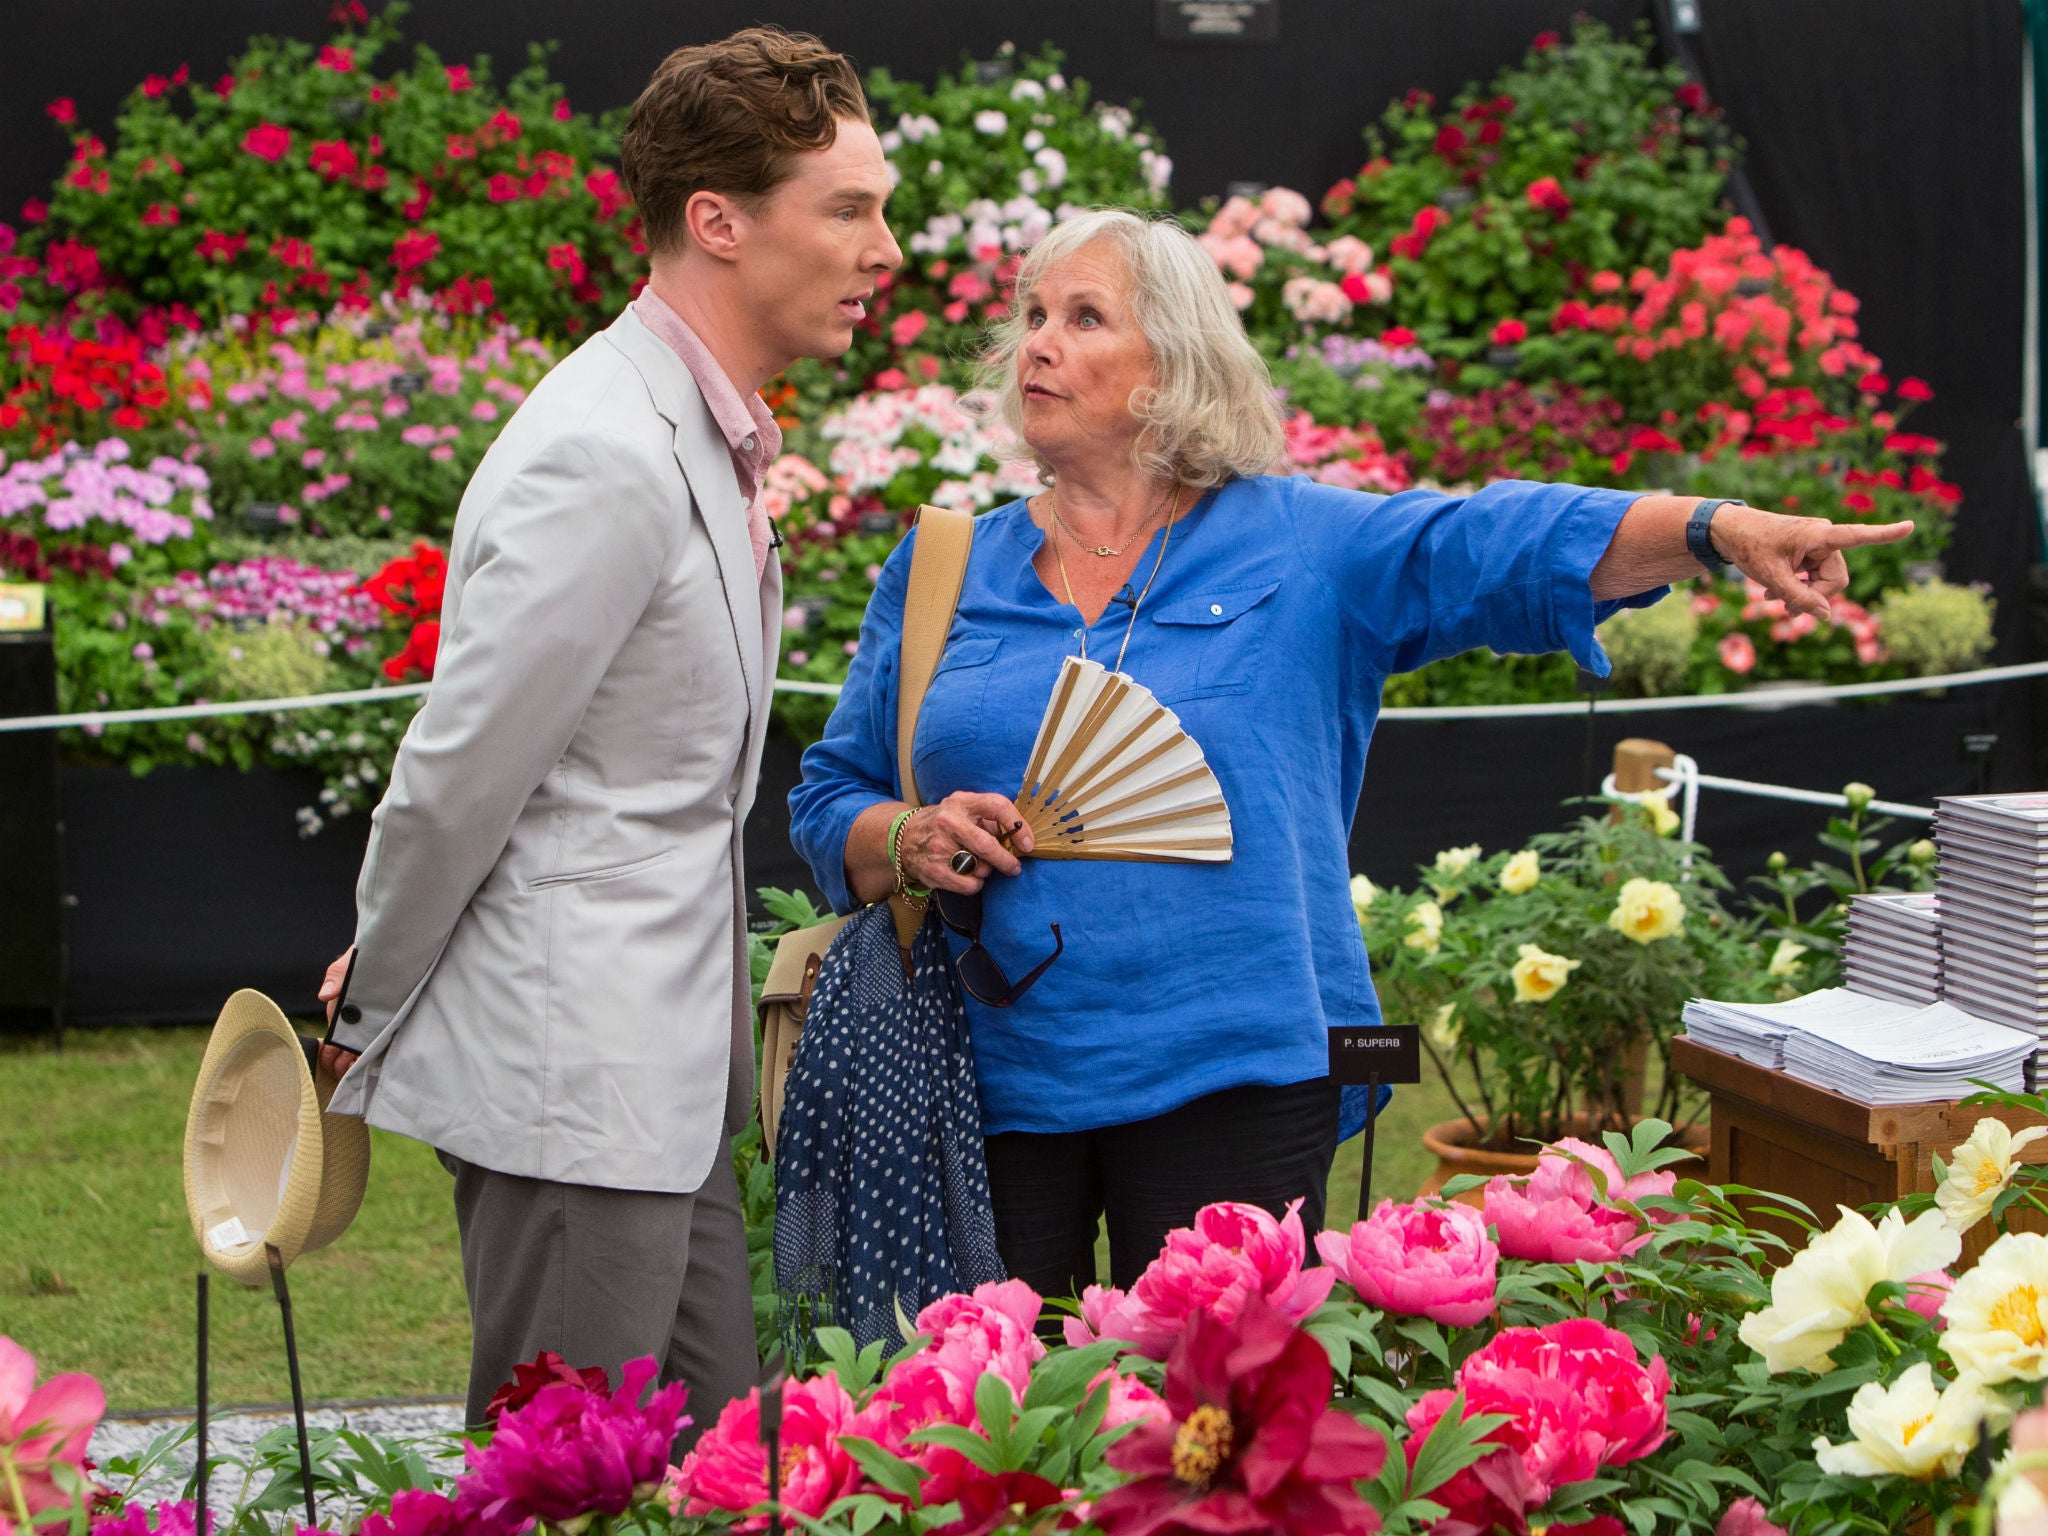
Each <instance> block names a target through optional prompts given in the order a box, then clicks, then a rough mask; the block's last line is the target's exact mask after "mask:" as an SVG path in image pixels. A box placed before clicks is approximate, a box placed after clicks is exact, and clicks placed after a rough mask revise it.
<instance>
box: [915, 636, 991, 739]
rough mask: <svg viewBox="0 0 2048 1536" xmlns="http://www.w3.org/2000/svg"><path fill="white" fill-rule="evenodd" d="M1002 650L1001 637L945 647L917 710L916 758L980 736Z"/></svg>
mask: <svg viewBox="0 0 2048 1536" xmlns="http://www.w3.org/2000/svg"><path fill="white" fill-rule="evenodd" d="M1002 648H1003V641H1002V637H1001V636H1000V635H963V636H961V638H959V639H958V640H953V641H950V642H948V643H947V646H946V650H945V654H944V655H942V656H941V657H940V658H939V668H938V670H937V671H936V672H934V673H933V674H932V680H931V685H930V686H929V687H927V688H926V689H925V692H924V704H923V706H922V707H921V708H920V709H919V710H918V715H917V741H916V751H915V756H916V757H918V758H923V757H926V756H928V755H929V754H931V753H933V752H943V751H945V750H946V749H947V748H948V747H964V746H966V745H968V744H969V743H970V742H972V741H973V740H974V739H975V738H976V737H977V736H979V735H980V734H981V724H982V712H983V711H982V701H983V698H984V697H985V696H986V694H987V693H988V680H989V678H990V677H991V676H992V675H993V671H994V668H993V666H992V663H993V662H994V661H995V659H996V656H997V654H998V653H1000V652H1001V650H1002Z"/></svg>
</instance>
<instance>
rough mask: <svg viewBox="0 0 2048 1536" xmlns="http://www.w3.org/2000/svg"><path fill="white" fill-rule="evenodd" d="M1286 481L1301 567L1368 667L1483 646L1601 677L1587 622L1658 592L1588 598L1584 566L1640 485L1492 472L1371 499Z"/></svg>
mask: <svg viewBox="0 0 2048 1536" xmlns="http://www.w3.org/2000/svg"><path fill="white" fill-rule="evenodd" d="M1297 484H1298V485H1299V486H1300V487H1301V490H1300V493H1299V494H1298V496H1297V497H1296V508H1295V510H1296V528H1297V530H1298V532H1299V535H1300V537H1301V540H1302V544H1303V553H1304V555H1305V556H1306V557H1307V559H1308V564H1309V567H1310V569H1311V570H1315V571H1318V572H1319V573H1321V574H1322V575H1323V577H1324V579H1326V580H1327V581H1329V582H1330V583H1331V584H1332V585H1333V586H1334V587H1335V588H1336V589H1337V596H1338V601H1339V604H1340V606H1341V608H1342V610H1343V612H1344V613H1345V615H1346V618H1347V620H1348V622H1349V626H1350V628H1351V630H1352V632H1353V634H1354V636H1355V637H1356V638H1357V641H1358V643H1359V644H1360V646H1361V647H1362V648H1363V650H1364V651H1365V653H1366V654H1365V656H1364V658H1363V659H1364V660H1365V662H1366V664H1367V665H1368V666H1369V667H1370V668H1371V669H1372V670H1373V671H1375V672H1378V673H1381V674H1386V673H1393V672H1412V671H1414V670H1415V669H1416V668H1417V667H1420V666H1424V665H1426V664H1427V663H1429V662H1432V661H1436V660H1439V659H1441V658H1442V657H1445V656H1455V655H1457V654H1458V653H1459V652H1461V651H1469V650H1472V649H1474V648H1476V647H1479V646H1486V647H1488V648H1490V649H1492V650H1494V651H1498V652H1501V653H1503V654H1512V653H1520V654H1525V655H1541V654H1544V653H1547V652H1551V651H1565V652H1568V653H1570V655H1571V656H1572V658H1573V659H1574V660H1576V661H1577V662H1578V664H1579V665H1580V666H1582V667H1584V668H1585V669H1586V670H1587V671H1589V672H1594V673H1597V674H1599V675H1601V676H1603V677H1604V676H1605V675H1606V674H1607V672H1608V671H1609V665H1608V661H1607V653H1606V652H1605V651H1603V650H1602V649H1601V648H1600V642H1599V640H1598V639H1596V638H1595V636H1594V633H1593V631H1594V627H1595V626H1596V625H1598V624H1600V623H1601V622H1602V621H1603V620H1605V619H1607V618H1608V617H1609V616H1611V615H1612V614H1614V613H1616V612H1617V611H1619V610H1620V609H1622V608H1629V607H1644V606H1647V605H1648V604H1650V603H1654V602H1656V601H1657V599H1659V598H1660V597H1662V596H1663V595H1664V594H1665V592H1667V591H1668V590H1669V589H1668V588H1666V587H1657V588H1654V589H1653V590H1651V591H1648V592H1642V593H1638V594H1636V595H1635V596H1633V597H1628V598H1623V599H1621V600H1619V601H1597V600H1595V598H1594V596H1593V588H1592V575H1593V567H1594V566H1596V565H1598V564H1599V563H1600V557H1601V556H1602V555H1604V554H1605V553H1606V552H1607V546H1608V545H1609V544H1610V543H1612V542H1613V540H1614V533H1615V529H1616V528H1617V527H1619V526H1620V523H1621V518H1622V514H1623V513H1625V512H1627V511H1628V509H1629V507H1630V506H1631V505H1633V504H1634V503H1635V502H1636V501H1637V500H1638V499H1639V498H1640V495H1641V493H1640V492H1636V491H1608V490H1595V489H1590V488H1588V487H1586V486H1581V485H1545V484H1540V483H1537V482H1535V481H1528V480H1501V481H1496V482H1495V483H1494V484H1492V485H1489V486H1487V487H1486V488H1485V489H1484V490H1481V491H1476V492H1474V493H1473V494H1471V495H1469V496H1448V495H1445V494H1444V493H1442V492H1440V491H1403V492H1402V493H1401V494H1399V495H1397V496H1389V497H1375V496H1369V495H1364V494H1361V493H1359V492H1356V491H1346V490H1342V489H1339V488H1337V487H1334V486H1324V485H1315V484H1312V483H1309V482H1297Z"/></svg>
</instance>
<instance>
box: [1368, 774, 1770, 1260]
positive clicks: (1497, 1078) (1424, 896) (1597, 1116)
mask: <svg viewBox="0 0 2048 1536" xmlns="http://www.w3.org/2000/svg"><path fill="white" fill-rule="evenodd" d="M1658 817H1661V818H1662V819H1663V820H1664V823H1665V826H1666V828H1667V829H1675V826H1676V822H1677V818H1676V817H1675V816H1674V815H1672V813H1671V812H1669V811H1668V810H1665V809H1664V808H1663V806H1662V804H1661V802H1658V803H1657V804H1656V806H1655V811H1654V813H1653V812H1652V811H1651V810H1649V809H1644V810H1631V811H1630V812H1629V813H1628V814H1627V815H1625V816H1624V817H1623V818H1622V819H1620V820H1619V821H1610V820H1608V819H1607V818H1606V817H1596V816H1588V817H1584V818H1582V819H1581V820H1580V821H1579V822H1578V823H1577V824H1576V825H1575V826H1573V827H1572V828H1570V829H1569V830H1567V831H1564V832H1556V833H1546V834H1543V835H1541V836H1538V837H1535V838H1532V839H1531V840H1530V843H1529V846H1528V847H1527V848H1524V849H1521V850H1519V851H1517V852H1515V853H1513V854H1495V855H1493V856H1491V857H1487V856H1485V855H1483V854H1482V853H1481V851H1480V850H1479V849H1478V848H1477V847H1476V846H1475V847H1469V848H1451V849H1446V850H1445V851H1444V852H1442V853H1440V854H1438V855H1437V857H1436V860H1435V862H1434V863H1433V864H1429V865H1424V866H1422V867H1421V870H1420V875H1421V880H1420V883H1419V884H1418V885H1417V886H1416V888H1415V889H1414V890H1412V891H1406V892H1404V891H1401V890H1398V889H1388V890H1379V889H1376V888H1374V887H1373V886H1372V885H1371V883H1370V882H1369V881H1366V880H1365V879H1364V877H1363V876H1360V877H1358V879H1357V880H1355V881H1354V882H1353V886H1354V890H1353V898H1354V901H1355V902H1356V904H1357V906H1358V916H1359V924H1360V926H1361V928H1362V929H1363V931H1364V934H1365V941H1366V949H1367V953H1368V954H1369V955H1370V956H1371V958H1372V965H1373V980H1374V985H1375V986H1376V987H1377V989H1378V991H1379V995H1380V1001H1381V1006H1382V1007H1383V1008H1384V1009H1385V1010H1386V1012H1387V1014H1388V1016H1389V1017H1392V1018H1398V1019H1413V1020H1417V1021H1426V1023H1427V1027H1426V1028H1425V1030H1424V1032H1423V1043H1424V1047H1425V1049H1426V1050H1427V1051H1428V1052H1429V1054H1430V1056H1431V1058H1432V1059H1433V1060H1434V1061H1435V1063H1436V1065H1437V1069H1438V1071H1439V1072H1440V1073H1441V1074H1442V1076H1443V1079H1444V1081H1445V1083H1446V1084H1447V1085H1448V1086H1449V1087H1450V1089H1451V1092H1452V1095H1453V1097H1454V1098H1455V1099H1456V1100H1457V1102H1458V1105H1459V1108H1460V1109H1461V1110H1463V1111H1464V1113H1465V1115H1466V1117H1467V1118H1468V1119H1469V1120H1470V1122H1471V1134H1472V1136H1473V1138H1474V1140H1475V1141H1483V1142H1485V1144H1487V1145H1491V1146H1512V1145H1514V1144H1515V1141H1516V1138H1518V1137H1528V1136H1531V1135H1534V1136H1537V1137H1540V1138H1542V1139H1545V1140H1554V1139H1556V1138H1557V1137H1558V1136H1560V1135H1562V1134H1563V1133H1564V1131H1565V1129H1566V1127H1567V1126H1568V1125H1569V1124H1571V1123H1572V1119H1573V1117H1574V1116H1575V1115H1576V1116H1581V1117H1584V1118H1585V1119H1586V1120H1587V1121H1588V1122H1589V1123H1591V1124H1593V1125H1595V1126H1598V1125H1601V1124H1610V1125H1611V1124H1623V1123H1626V1118H1627V1114H1626V1109H1627V1107H1626V1104H1625V1100H1624V1094H1623V1073H1624V1071H1625V1070H1626V1068H1625V1065H1624V1063H1625V1061H1626V1059H1627V1057H1628V1056H1629V1054H1630V1052H1631V1051H1633V1050H1638V1049H1642V1048H1648V1049H1649V1050H1650V1051H1651V1052H1652V1053H1654V1054H1655V1055H1657V1056H1659V1057H1668V1054H1669V1044H1670V1038H1671V1035H1672V1034H1673V1033H1675V1032H1676V1029H1677V1026H1678V1019H1679V1014H1680V1011H1681V1010H1682V1009H1683V1007H1684V1005H1685V1003H1686V1001H1687V999H1689V998H1693V997H1725V998H1730V999H1742V998H1752V999H1754V998H1762V997H1770V996H1778V995H1783V994H1784V993H1785V992H1786V991H1787V990H1788V987H1787V985H1786V984H1783V983H1781V982H1780V981H1779V979H1778V978H1775V977H1772V976H1770V975H1769V974H1768V968H1767V966H1766V964H1765V960H1766V956H1765V954H1764V953H1763V948H1762V946H1763V939H1762V937H1761V933H1760V925H1759V924H1758V923H1756V922H1755V921H1753V920H1746V919H1743V918H1740V917H1738V916H1736V915H1735V914H1734V913H1732V912H1730V911H1729V910H1728V909H1727V907H1726V906H1725V905H1724V902H1723V897H1724V895H1725V894H1726V893H1727V892H1728V889H1729V887H1728V882H1727V881H1726V879H1725V878H1724V877H1723V876H1722V875H1721V873H1720V872H1719V871H1718V870H1717V869H1715V867H1714V866H1713V864H1712V862H1711V861H1710V860H1709V859H1708V858H1707V856H1706V853H1705V851H1704V850H1703V849H1700V848H1697V847H1694V846H1690V845H1687V844H1683V843H1680V842H1678V841H1677V840H1676V839H1675V838H1672V837H1670V836H1666V835H1663V834H1661V833H1660V831H1659V829H1658V826H1657V824H1656V820H1657V818H1658ZM1688 861H1689V862H1688ZM1679 1092H1680V1081H1679V1079H1678V1078H1677V1076H1676V1075H1675V1074H1673V1073H1671V1072H1669V1071H1667V1072H1666V1073H1665V1074H1664V1077H1663V1087H1662V1094H1663V1100H1662V1102H1661V1103H1660V1105H1659V1113H1662V1114H1665V1115H1666V1116H1667V1118H1668V1117H1670V1116H1671V1115H1673V1114H1674V1113H1675V1111H1676V1110H1677V1108H1678V1103H1679V1100H1678V1095H1679ZM1552 1197H1553V1196H1552V1195H1549V1194H1545V1195H1542V1196H1541V1199H1539V1204H1540V1203H1541V1201H1542V1200H1547V1199H1550V1198H1552ZM1487 1214H1488V1218H1489V1220H1494V1219H1496V1216H1497V1213H1496V1212H1495V1210H1494V1209H1493V1207H1492V1204H1491V1202H1489V1208H1488V1213H1487ZM1508 1234H1509V1226H1508V1225H1506V1224H1502V1225H1501V1227H1500V1236H1501V1240H1502V1243H1503V1250H1502V1251H1503V1252H1507V1251H1509V1250H1508V1248H1507V1246H1506V1244H1507V1242H1508Z"/></svg>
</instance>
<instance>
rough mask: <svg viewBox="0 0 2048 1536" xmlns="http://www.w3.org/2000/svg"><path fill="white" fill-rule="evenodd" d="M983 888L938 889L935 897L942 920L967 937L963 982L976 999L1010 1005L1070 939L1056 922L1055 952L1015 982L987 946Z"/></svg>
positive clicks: (1004, 1006)
mask: <svg viewBox="0 0 2048 1536" xmlns="http://www.w3.org/2000/svg"><path fill="white" fill-rule="evenodd" d="M981 894H982V893H981V892H980V891H967V892H961V891H934V892H933V893H932V895H933V897H934V898H935V899H936V900H937V902H938V905H939V920H940V921H941V922H943V923H944V924H945V925H946V926H947V927H948V928H950V929H952V930H953V931H954V932H955V933H957V934H959V935H960V937H961V938H963V939H965V940H967V949H966V952H965V953H963V954H962V955H961V956H960V962H959V965H960V984H961V985H962V986H963V987H965V988H966V989H967V991H968V995H969V996H971V997H972V998H974V1000H975V1001H976V1002H979V1003H985V1004H987V1005H988V1006H989V1007H991V1008H1007V1007H1009V1006H1010V1004H1012V1003H1014V1002H1015V1001H1017V999H1018V998H1020V997H1022V996H1023V995H1024V994H1025V993H1026V992H1028V991H1030V990H1031V986H1032V983H1034V982H1036V981H1037V980H1038V978H1039V977H1041V976H1043V975H1044V974H1045V970H1046V967H1047V966H1049V965H1051V964H1052V963H1053V961H1055V960H1057V959H1059V957H1060V951H1061V950H1063V949H1065V948H1066V941H1065V940H1064V939H1062V938H1061V937H1060V925H1059V924H1058V923H1054V924H1053V925H1052V946H1053V947H1052V953H1051V954H1049V955H1047V956H1046V957H1045V958H1044V959H1043V960H1041V961H1039V962H1038V964H1036V965H1035V966H1033V967H1032V968H1031V970H1030V971H1029V972H1028V973H1027V974H1026V975H1025V976H1024V978H1023V979H1022V980H1020V981H1018V982H1016V983H1014V984H1013V983H1012V982H1011V981H1010V978H1009V977H1008V976H1006V975H1004V974H1003V968H1002V967H1001V966H1000V965H998V964H996V957H995V956H994V955H992V954H990V953H989V952H988V950H987V949H986V948H984V947H983V945H982V942H981Z"/></svg>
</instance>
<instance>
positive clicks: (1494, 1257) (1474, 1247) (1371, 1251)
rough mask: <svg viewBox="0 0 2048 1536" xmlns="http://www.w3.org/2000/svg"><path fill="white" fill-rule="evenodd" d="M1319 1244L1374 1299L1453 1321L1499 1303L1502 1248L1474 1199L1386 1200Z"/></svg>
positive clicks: (1468, 1319) (1469, 1321)
mask: <svg viewBox="0 0 2048 1536" xmlns="http://www.w3.org/2000/svg"><path fill="white" fill-rule="evenodd" d="M1316 1252H1317V1253H1319V1254H1321V1255H1322V1258H1323V1262H1324V1263H1325V1264H1327V1265H1329V1266H1330V1268H1331V1269H1333V1270H1335V1271H1336V1273H1337V1277H1338V1278H1339V1279H1340V1280H1342V1281H1343V1282H1344V1283H1345V1284H1346V1285H1348V1286H1350V1287H1351V1288H1352V1289H1353V1290H1354V1291H1356V1292H1358V1298H1359V1300H1361V1301H1363V1302H1364V1303H1365V1304H1366V1305H1367V1306H1369V1307H1378V1308H1380V1309H1382V1310H1383V1311H1387V1312H1399V1313H1402V1314H1404V1315H1407V1316H1411V1317H1426V1318H1429V1319H1431V1320H1432V1321H1434V1322H1439V1323H1443V1324H1445V1325H1446V1326H1448V1327H1452V1328H1470V1327H1471V1326H1473V1324H1475V1323H1478V1322H1480V1321H1481V1320H1482V1319H1484V1318H1485V1317H1486V1316H1487V1315H1488V1314H1489V1313H1491V1312H1492V1311H1493V1298H1494V1288H1495V1283H1496V1280H1497V1278H1498V1275H1499V1270H1500V1250H1499V1248H1497V1247H1496V1246H1495V1245H1494V1242H1493V1239H1492V1238H1490V1237H1488V1236H1487V1235H1486V1218H1485V1217H1483V1216H1481V1215H1480V1214H1479V1213H1478V1212H1477V1211H1475V1210H1473V1209H1472V1208H1471V1207H1470V1206H1466V1205H1450V1204H1446V1203H1445V1202H1443V1201H1432V1202H1424V1201H1416V1202H1415V1203H1414V1204H1411V1205H1396V1204H1394V1202H1393V1201H1391V1200H1382V1201H1381V1202H1380V1203H1379V1208H1378V1209H1377V1210H1375V1211H1374V1212H1373V1213H1372V1215H1371V1216H1370V1217H1368V1218H1367V1219H1366V1220H1364V1221H1361V1222H1359V1223H1357V1224H1356V1225H1354V1226H1353V1227H1352V1229H1351V1230H1350V1231H1349V1232H1348V1233H1345V1232H1322V1233H1318V1234H1317V1236H1316Z"/></svg>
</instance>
